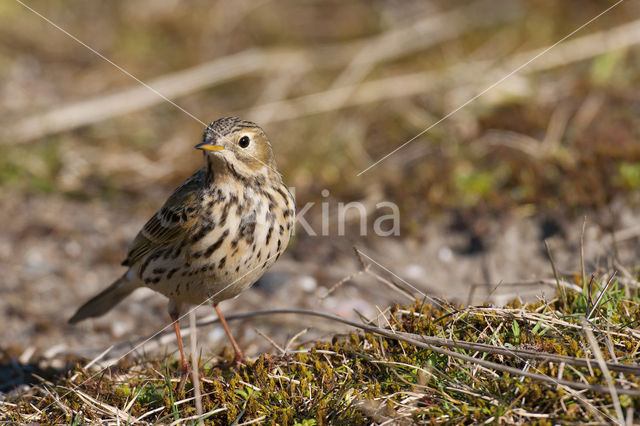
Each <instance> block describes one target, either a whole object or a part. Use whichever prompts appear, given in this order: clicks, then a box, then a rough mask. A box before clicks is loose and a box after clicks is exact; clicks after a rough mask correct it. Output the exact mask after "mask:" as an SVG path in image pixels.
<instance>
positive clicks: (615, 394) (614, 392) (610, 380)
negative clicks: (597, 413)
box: [582, 320, 626, 425]
mask: <svg viewBox="0 0 640 426" xmlns="http://www.w3.org/2000/svg"><path fill="white" fill-rule="evenodd" d="M582 327H583V329H584V333H585V335H586V336H587V340H588V341H589V344H590V345H591V349H592V350H593V354H594V355H595V357H596V360H597V361H598V365H600V370H601V371H602V374H603V375H604V377H605V380H606V381H607V383H608V384H609V393H611V400H612V401H613V407H614V408H615V410H616V416H617V417H618V424H620V425H624V424H625V423H626V422H625V421H624V414H622V407H621V405H620V398H618V389H617V388H616V386H615V383H614V382H613V377H611V372H610V371H609V369H608V368H607V363H606V362H605V360H604V357H603V356H602V351H601V350H600V346H599V345H598V341H597V340H596V338H595V336H594V335H593V332H592V331H591V329H590V328H589V327H588V326H587V321H585V320H583V321H582Z"/></svg>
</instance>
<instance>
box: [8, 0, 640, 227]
mask: <svg viewBox="0 0 640 426" xmlns="http://www.w3.org/2000/svg"><path fill="white" fill-rule="evenodd" d="M512 3H513V4H514V5H517V7H518V8H519V9H518V13H516V14H515V15H514V17H510V18H508V19H505V21H504V22H496V23H495V24H492V25H487V26H485V27H482V28H478V29H475V30H473V31H468V32H464V31H463V32H462V33H461V34H460V35H459V36H457V37H455V38H453V39H445V40H443V41H442V42H441V43H437V44H435V45H433V46H430V47H427V48H425V49H423V50H418V51H416V52H408V53H407V54H401V55H399V57H397V58H390V59H388V60H385V61H383V62H380V63H377V64H374V67H373V68H372V69H371V71H370V72H369V73H368V74H367V75H365V76H364V77H363V78H362V79H360V80H358V81H356V84H363V83H366V82H369V81H377V80H376V79H379V78H384V77H391V76H403V75H410V74H411V73H415V72H422V71H428V72H432V73H434V75H441V81H440V82H436V83H435V84H431V83H430V86H429V87H432V88H431V89H429V90H427V91H425V92H424V93H417V94H415V95H413V96H398V97H393V96H392V97H390V98H389V99H388V100H387V101H379V102H374V103H364V104H360V105H355V106H346V107H342V108H334V109H332V110H329V111H328V112H321V113H314V114H303V115H302V116H300V117H298V118H295V119H290V120H289V119H286V120H280V119H279V118H278V114H279V111H278V110H277V109H276V110H274V111H272V115H273V117H271V118H269V119H268V120H267V123H266V124H265V125H264V127H266V130H267V132H268V134H269V135H270V136H271V139H272V141H273V143H274V146H275V149H276V152H277V157H278V163H279V166H280V168H281V170H282V171H283V173H284V175H285V177H286V180H287V182H288V184H289V185H291V186H295V187H296V188H297V191H296V192H297V195H298V199H299V202H300V203H301V205H302V204H303V203H305V202H307V201H319V200H321V198H320V190H321V189H324V188H327V189H329V190H330V192H331V194H332V197H334V198H336V199H339V200H343V201H352V200H354V199H356V200H357V199H366V198H371V197H373V198H376V199H390V200H393V201H395V202H397V203H398V204H399V205H400V207H401V209H402V211H403V212H404V213H405V216H404V217H405V219H406V220H405V223H404V224H403V225H405V226H406V227H411V228H415V226H416V224H419V223H421V222H422V221H424V220H425V219H426V218H427V217H430V216H432V215H433V214H434V213H437V212H448V211H451V210H452V209H453V210H455V211H468V212H470V213H473V214H488V213H490V214H505V213H510V212H516V213H517V212H520V213H517V214H527V215H528V214H533V213H535V212H540V211H547V210H560V211H563V212H565V213H568V214H571V215H576V214H581V212H583V211H584V209H588V208H597V207H601V206H604V205H606V204H607V203H610V202H611V201H612V200H613V199H617V198H620V197H623V198H625V197H627V194H632V193H633V192H634V191H635V190H636V189H637V188H638V185H639V184H640V182H639V180H640V177H639V176H638V174H639V172H638V163H640V143H638V140H637V139H638V133H639V132H640V125H639V122H638V118H637V117H638V114H637V110H638V101H639V96H638V91H637V89H636V87H637V85H638V79H639V73H638V71H637V70H638V69H640V67H638V66H637V65H638V60H639V58H638V53H637V50H636V49H626V50H612V51H610V52H605V53H603V54H599V55H596V56H595V57H592V58H588V59H586V60H583V61H575V62H570V63H567V64H566V65H565V66H559V67H554V68H551V69H546V70H544V71H541V72H538V73H533V74H526V75H524V76H519V75H518V76H514V77H513V80H515V81H516V83H517V84H516V89H513V87H512V86H509V84H507V82H505V85H506V88H502V87H497V88H495V89H494V90H492V91H490V92H489V93H487V94H486V95H484V96H482V97H480V98H479V99H477V100H476V101H475V102H473V103H472V104H471V105H469V106H468V107H466V108H464V109H463V110H461V111H459V112H458V113H456V114H454V115H452V116H451V117H450V118H448V119H447V120H445V121H443V122H442V123H440V124H438V125H437V126H435V127H434V128H433V129H431V130H430V131H428V132H427V133H426V134H424V135H422V136H420V137H419V138H417V139H416V140H415V141H413V142H412V143H410V144H409V145H408V146H407V147H405V148H403V150H400V151H399V152H398V153H397V154H394V155H393V156H391V157H390V158H389V159H387V160H385V161H384V162H383V163H381V164H380V165H379V166H377V167H375V168H373V169H372V170H370V171H368V172H366V173H365V174H363V175H362V176H360V177H356V173H358V172H359V171H361V170H363V169H364V168H366V167H368V166H369V165H370V164H372V163H373V162H374V161H375V160H377V159H379V158H381V157H383V156H384V155H386V154H387V153H389V152H391V151H392V150H393V149H395V148H396V147H397V146H399V145H400V144H402V143H404V142H405V141H407V140H409V139H411V138H412V137H413V136H415V135H416V134H418V133H419V132H421V131H422V130H424V129H425V128H427V127H428V126H429V125H430V124H432V123H434V122H435V121H437V120H438V119H439V118H441V117H443V116H444V115H446V114H447V113H449V112H450V111H452V110H453V109H454V108H456V107H457V106H459V105H461V104H462V103H463V102H464V101H466V100H467V99H468V98H470V97H471V96H472V95H474V94H475V93H478V92H480V91H481V90H482V89H484V88H485V87H487V86H488V85H489V84H490V83H493V81H486V82H485V81H484V80H483V79H477V78H476V77H477V76H475V75H473V74H472V75H466V76H465V75H464V73H462V74H460V73H458V74H455V75H451V72H450V70H451V69H453V68H455V66H458V68H459V67H460V66H462V67H463V68H464V65H465V64H467V63H468V64H470V65H472V64H473V63H475V62H477V61H486V62H488V63H490V64H494V66H499V64H500V63H501V61H505V62H507V63H508V61H506V59H507V58H509V57H511V56H513V55H516V54H518V53H521V52H527V51H532V49H537V48H543V47H546V46H549V45H551V44H553V43H554V42H555V41H557V40H559V39H560V38H561V37H563V36H565V35H566V34H568V33H569V32H571V31H572V30H574V29H575V28H577V27H578V26H580V25H581V24H583V23H584V22H586V21H587V20H588V19H590V18H592V17H593V16H595V15H596V14H598V13H599V12H601V11H602V10H603V8H604V6H605V5H606V4H608V3H606V4H605V3H603V2H599V1H587V2H585V1H578V0H574V1H566V2H554V1H551V0H536V1H531V2H512ZM469 4H471V2H463V1H455V2H450V1H448V2H444V1H433V2H409V3H405V4H403V7H399V6H398V5H397V4H395V3H394V2H391V1H376V2H368V1H355V2H348V3H346V4H345V3H342V2H328V3H327V2H323V3H322V4H320V3H317V2H302V3H301V2H270V1H265V2H250V1H243V2H230V1H229V2H227V1H219V2H216V3H213V4H212V3H210V2H205V1H195V2H189V3H182V2H175V1H171V0H164V1H143V2H135V3H130V2H116V3H109V4H87V3H86V2H82V1H71V2H61V1H48V2H44V1H33V2H29V5H30V6H31V7H33V8H34V9H36V10H38V11H39V12H40V13H42V14H43V15H44V16H46V17H48V18H49V19H51V20H52V21H53V22H56V23H57V24H59V25H61V26H62V27H63V28H65V29H67V30H69V31H70V32H71V33H72V34H74V35H75V36H77V37H78V38H79V39H81V40H83V41H84V42H86V43H87V44H88V45H89V46H92V47H93V48H95V49H97V50H98V51H100V52H101V53H103V54H104V55H105V56H106V57H108V58H110V59H112V60H113V61H114V62H115V63H117V64H119V65H121V66H123V67H124V68H125V69H127V70H128V71H130V72H131V73H132V74H134V75H135V76H137V77H139V78H141V79H142V80H149V79H151V78H153V77H156V76H160V75H163V74H166V73H170V72H173V71H179V70H181V69H184V68H188V67H190V66H194V65H197V64H200V63H202V62H205V61H208V60H211V59H214V58H220V57H224V56H225V55H229V54H232V53H235V52H242V51H245V50H246V49H251V48H258V49H267V50H268V49H301V50H302V51H304V52H310V53H314V52H321V51H323V49H327V48H329V47H331V46H339V45H341V44H345V45H346V44H348V43H350V42H357V41H358V40H365V39H373V38H375V37H376V36H377V35H380V34H385V33H387V32H390V31H392V30H395V29H398V28H403V27H404V26H407V25H410V24H411V23H412V22H414V21H415V20H416V17H419V18H422V17H425V16H426V17H429V16H437V15H438V14H439V13H443V12H446V11H455V10H456V9H458V8H462V7H466V6H468V5H469ZM637 12H638V6H637V5H636V4H635V3H633V2H631V3H629V2H625V3H623V4H621V5H620V6H618V7H616V8H615V9H613V10H612V11H610V12H609V13H607V14H605V15H604V16H602V17H601V18H599V19H598V20H597V21H595V22H594V23H593V24H591V25H589V26H588V27H587V28H585V29H584V30H582V31H580V32H578V33H577V34H576V35H575V36H574V38H576V37H580V36H583V35H585V34H589V33H592V32H596V31H606V30H608V29H611V28H615V27H616V26H617V25H621V24H624V23H625V22H629V17H632V16H637ZM495 13H500V10H496V11H495ZM0 34H2V37H1V38H0V64H3V66H2V67H0V81H1V83H0V93H3V96H2V101H1V102H0V108H1V109H2V110H3V114H2V115H3V120H2V122H3V123H5V124H6V125H9V124H11V123H13V122H15V121H16V120H18V119H20V118H23V117H24V116H26V115H29V114H33V113H37V112H39V111H46V110H49V109H51V108H56V105H60V104H66V103H70V102H74V101H78V100H82V99H86V98H90V97H94V96H101V95H102V94H106V93H110V92H112V91H114V90H118V89H122V88H127V87H131V86H134V85H135V84H136V83H135V82H134V81H132V80H131V79H130V78H129V77H127V76H126V75H124V74H122V73H121V72H119V71H118V70H117V69H115V68H114V67H113V66H112V65H110V64H108V63H106V62H105V61H103V60H102V59H100V58H99V57H97V56H96V55H94V54H93V53H91V52H90V51H88V50H87V49H85V48H84V47H82V46H80V45H78V44H77V43H76V42H74V41H73V40H71V39H69V38H68V37H67V36H66V35H64V34H62V33H61V32H60V31H58V30H56V29H55V28H53V27H52V26H50V25H49V24H48V23H46V22H44V21H43V20H41V19H40V18H38V17H37V16H35V15H34V14H32V13H31V12H30V11H28V10H26V9H25V8H24V7H22V6H21V5H19V4H18V3H13V2H5V4H3V6H2V7H1V8H0ZM372 49H373V50H375V43H374V47H373V48H372ZM292 65H295V64H292ZM345 65H346V64H345ZM452 67H453V68H452ZM285 68H286V64H285ZM470 69H471V70H472V69H473V68H470ZM291 71H296V70H295V69H292V70H291ZM340 72H341V69H340V68H336V67H328V68H327V67H320V66H318V64H316V66H315V67H314V68H312V69H311V70H309V71H305V72H302V74H301V75H300V76H298V77H296V76H295V74H294V75H293V76H292V77H291V79H292V82H291V83H290V85H289V86H288V87H287V88H286V90H285V93H284V98H285V99H293V98H296V97H297V96H303V95H309V94H313V93H319V92H322V91H323V90H326V89H327V88H328V87H330V86H331V85H332V84H333V83H334V82H335V81H336V79H337V78H338V76H339V75H340ZM470 72H472V71H470ZM279 78H280V79H282V78H283V77H282V75H281V73H279V72H275V73H271V74H269V73H262V74H259V75H249V76H245V77H241V78H237V79H233V80H231V81H229V82H226V83H221V84H218V85H216V86H214V87H210V88H208V89H206V90H203V91H200V92H198V93H193V94H191V95H188V96H185V97H182V98H180V99H176V101H177V102H178V103H179V104H180V105H181V106H183V107H184V108H185V109H187V110H188V111H190V112H192V113H194V114H195V115H196V116H198V117H200V118H201V119H203V120H204V121H206V122H209V121H212V120H214V119H216V118H218V117H220V116H224V115H229V114H238V115H242V116H243V117H245V118H254V117H253V116H251V108H252V107H255V106H256V105H260V104H264V100H265V99H266V100H267V101H269V100H270V98H269V95H268V94H267V92H269V90H270V89H269V88H270V87H271V85H273V84H276V83H274V82H276V81H278V79H279ZM284 78H285V79H286V76H285V77H284ZM451 78H453V79H454V80H456V81H450V80H451ZM474 78H475V79H476V80H479V81H476V82H475V83H474ZM518 81H519V83H518ZM425 83H426V82H425ZM518 85H524V86H523V87H524V88H523V87H521V88H520V89H517V86H518ZM275 100H278V99H277V98H276V99H275ZM267 103H268V102H267ZM243 113H245V114H243ZM247 114H248V116H247ZM201 131H202V126H201V125H200V124H199V123H197V122H196V121H195V120H192V119H191V118H189V117H188V116H186V115H185V114H183V113H182V112H181V111H179V110H178V109H175V108H174V107H173V106H171V105H169V104H167V103H160V104H158V105H157V106H154V107H152V108H149V109H146V110H142V111H140V112H137V113H134V114H127V115H125V116H117V117H114V118H111V119H109V120H106V121H103V122H99V123H97V124H94V125H91V126H85V127H81V128H78V129H75V130H73V131H69V132H64V133H61V134H58V135H52V136H50V137H46V138H44V139H41V140H35V141H31V142H29V143H28V144H26V145H24V144H23V145H15V144H14V143H12V141H10V140H4V141H3V143H2V146H1V147H0V165H1V167H0V185H2V187H3V188H5V189H11V190H18V191H24V192H27V193H28V192H32V191H36V192H39V191H45V192H48V193H51V192H55V193H61V194H68V195H71V196H75V197H80V198H85V199H95V198H96V197H109V198H110V199H111V198H113V197H115V198H116V199H119V198H120V199H122V201H123V202H124V201H127V202H131V203H133V204H134V205H136V204H137V203H138V200H142V199H144V200H146V201H149V197H153V198H157V202H158V203H159V202H161V201H162V199H163V198H164V196H165V195H166V193H167V192H168V191H169V190H170V189H171V188H172V187H173V186H174V185H176V184H177V183H178V182H180V181H182V180H183V179H184V177H185V176H187V175H188V174H189V173H190V172H191V171H192V170H194V169H195V168H196V167H199V165H200V157H199V155H198V154H197V153H196V152H194V151H191V146H192V144H193V143H194V142H196V141H197V140H198V139H199V138H200V133H201ZM126 158H128V160H124V159H126ZM136 159H140V160H136ZM151 166H155V168H153V170H151V169H152V167H151ZM147 169H149V170H147ZM143 195H144V196H143ZM145 204H147V205H155V204H154V203H145ZM156 204H157V203H156ZM143 208H145V209H146V208H147V207H143ZM149 208H150V207H149ZM523 212H525V213H523ZM412 223H413V225H412Z"/></svg>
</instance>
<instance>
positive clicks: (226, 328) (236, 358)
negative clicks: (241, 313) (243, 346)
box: [213, 303, 244, 364]
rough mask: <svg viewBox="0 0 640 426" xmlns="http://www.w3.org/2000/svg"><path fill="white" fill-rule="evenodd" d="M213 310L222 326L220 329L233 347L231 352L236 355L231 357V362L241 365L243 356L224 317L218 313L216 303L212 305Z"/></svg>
mask: <svg viewBox="0 0 640 426" xmlns="http://www.w3.org/2000/svg"><path fill="white" fill-rule="evenodd" d="M213 308H214V309H215V310H216V313H217V314H218V317H219V318H220V323H221V324H222V327H223V328H224V331H225V332H226V333H227V337H228V338H229V341H230V342H231V346H232V347H233V351H234V352H235V353H236V354H235V356H234V357H233V361H234V362H235V363H236V364H242V363H243V362H244V355H243V354H242V351H241V350H240V348H239V347H238V344H237V343H236V340H235V339H234V338H233V336H232V335H231V330H229V326H228V325H227V320H225V319H224V315H222V312H220V309H218V304H217V303H214V304H213Z"/></svg>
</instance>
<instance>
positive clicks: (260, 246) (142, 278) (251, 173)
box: [69, 118, 295, 372]
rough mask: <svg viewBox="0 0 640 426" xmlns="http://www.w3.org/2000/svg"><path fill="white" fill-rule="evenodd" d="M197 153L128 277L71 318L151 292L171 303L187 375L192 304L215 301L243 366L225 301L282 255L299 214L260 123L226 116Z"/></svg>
mask: <svg viewBox="0 0 640 426" xmlns="http://www.w3.org/2000/svg"><path fill="white" fill-rule="evenodd" d="M195 147H196V148H198V149H201V150H202V151H203V152H204V160H205V166H204V167H203V168H202V169H200V170H198V171H197V172H196V173H195V174H193V175H192V176H191V177H190V178H189V179H187V180H186V181H185V182H184V183H183V184H182V185H180V186H179V187H178V189H176V190H175V191H174V193H173V194H172V195H171V196H170V197H169V199H168V200H167V201H166V203H165V204H164V206H162V208H161V209H160V210H159V211H158V212H157V213H156V214H155V215H154V216H153V217H152V218H151V219H149V221H148V222H147V223H146V224H145V225H144V227H143V228H142V230H141V231H140V232H139V233H138V235H137V236H136V238H135V239H134V241H133V244H132V245H131V248H130V250H129V254H128V255H127V258H126V259H125V260H124V262H122V265H124V266H127V267H128V270H127V272H125V273H124V275H122V277H120V278H119V279H117V280H116V281H115V282H114V283H113V284H111V285H110V286H109V287H108V288H107V289H105V290H104V291H102V292H101V293H100V294H98V295H97V296H95V297H94V298H92V299H91V300H89V301H88V302H87V303H85V304H84V305H82V306H81V307H80V309H78V311H77V312H76V313H75V315H74V316H73V317H72V318H71V319H70V320H69V322H71V323H76V322H78V321H80V320H83V319H85V318H89V317H97V316H100V315H102V314H104V313H105V312H107V311H109V310H110V309H111V308H113V307H114V306H115V305H116V304H117V303H119V302H120V301H121V300H122V299H124V298H125V297H126V296H127V295H129V294H130V293H131V292H132V291H133V290H135V289H137V288H138V287H142V286H146V287H149V288H150V289H152V290H155V291H157V292H159V293H162V294H164V295H165V296H167V297H168V298H169V315H170V316H171V319H172V320H173V325H174V329H175V332H176V338H177V340H178V347H179V348H180V356H181V362H182V364H181V366H182V369H183V372H186V371H187V369H188V366H187V363H186V359H185V355H184V349H183V346H182V338H181V336H180V326H179V324H178V318H179V315H180V311H181V309H182V307H183V306H184V305H185V304H196V305H199V304H202V303H205V302H211V303H212V304H213V306H214V308H215V310H216V312H217V313H218V316H219V317H220V321H221V323H222V325H223V327H224V329H225V331H226V333H227V336H228V337H229V340H230V341H231V345H232V346H233V349H234V351H235V361H236V362H241V361H242V359H243V356H242V352H241V351H240V349H239V347H238V345H237V344H236V342H235V340H234V338H233V336H232V335H231V332H230V331H229V327H228V326H227V323H226V321H225V319H224V316H223V315H222V313H221V312H220V310H219V309H218V303H219V302H221V301H222V300H226V299H230V298H232V297H235V296H237V295H238V294H240V293H241V292H242V291H243V290H246V289H247V288H249V287H250V286H251V285H252V284H253V283H254V282H255V281H256V280H257V279H258V278H260V276H261V275H262V274H263V273H264V272H265V271H266V270H267V269H268V268H269V267H270V266H271V265H272V264H273V263H274V262H275V261H276V260H277V259H278V258H279V257H280V255H281V254H282V252H283V251H284V250H285V248H286V247H287V243H288V242H289V237H290V236H291V232H292V231H293V225H294V215H295V206H294V200H293V197H292V196H291V194H290V193H289V190H288V189H287V187H286V186H285V185H284V183H283V182H282V178H281V177H280V174H279V173H278V172H277V171H276V162H275V157H274V154H273V151H272V149H271V144H270V143H269V140H268V139H267V136H266V135H265V133H264V131H263V130H262V129H261V128H260V127H259V126H258V125H257V124H255V123H252V122H250V121H244V120H240V119H238V118H221V119H219V120H217V121H214V122H213V123H211V124H210V125H209V126H207V128H206V130H205V132H204V140H203V141H202V143H199V144H198V145H196V146H195Z"/></svg>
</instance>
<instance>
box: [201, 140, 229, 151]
mask: <svg viewBox="0 0 640 426" xmlns="http://www.w3.org/2000/svg"><path fill="white" fill-rule="evenodd" d="M194 148H196V149H201V150H203V151H214V152H215V151H222V150H223V149H224V147H222V146H220V145H212V144H211V143H210V142H208V141H204V142H200V143H199V144H198V145H196V146H194Z"/></svg>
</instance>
